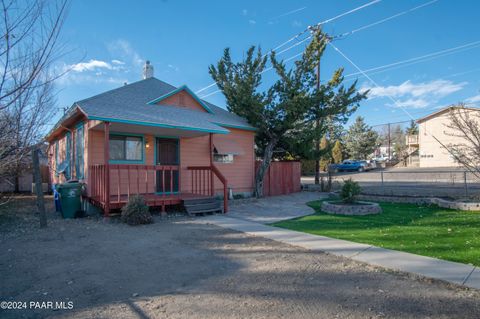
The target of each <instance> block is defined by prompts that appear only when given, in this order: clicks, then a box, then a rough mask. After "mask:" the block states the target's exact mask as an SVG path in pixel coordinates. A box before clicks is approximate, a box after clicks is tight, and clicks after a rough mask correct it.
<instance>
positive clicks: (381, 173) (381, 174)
mask: <svg viewBox="0 0 480 319" xmlns="http://www.w3.org/2000/svg"><path fill="white" fill-rule="evenodd" d="M380 176H381V178H382V187H383V171H381V172H380Z"/></svg>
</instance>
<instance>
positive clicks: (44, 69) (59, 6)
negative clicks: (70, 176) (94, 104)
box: [0, 0, 68, 204]
mask: <svg viewBox="0 0 480 319" xmlns="http://www.w3.org/2000/svg"><path fill="white" fill-rule="evenodd" d="M67 4H68V0H52V1H48V0H31V1H29V0H10V1H6V0H0V12H1V13H2V14H1V15H0V179H2V180H3V181H6V180H10V182H11V183H13V184H14V185H15V189H16V190H18V176H19V172H20V171H21V170H22V169H23V168H24V167H25V166H26V165H30V162H31V161H30V152H31V147H32V146H33V145H35V144H37V143H38V142H40V141H41V139H42V137H43V135H44V134H45V133H46V130H45V129H46V124H47V123H46V122H47V120H49V119H51V118H52V117H53V116H54V114H55V112H56V110H57V109H56V107H55V95H54V92H53V82H54V80H55V79H57V78H58V77H59V76H61V75H62V74H55V73H54V72H52V70H53V63H54V62H55V61H57V59H58V58H60V57H61V56H62V55H63V50H62V48H61V47H60V44H59V35H60V31H61V28H62V25H63V22H64V19H65V16H66V11H67ZM27 156H28V157H27ZM3 201H4V200H3ZM1 203H2V198H1V194H0V204H1Z"/></svg>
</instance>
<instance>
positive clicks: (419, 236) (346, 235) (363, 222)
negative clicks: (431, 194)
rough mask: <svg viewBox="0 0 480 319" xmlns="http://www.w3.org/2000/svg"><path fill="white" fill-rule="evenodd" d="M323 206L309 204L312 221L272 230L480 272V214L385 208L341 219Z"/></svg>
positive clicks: (407, 206)
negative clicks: (366, 246) (450, 263)
mask: <svg viewBox="0 0 480 319" xmlns="http://www.w3.org/2000/svg"><path fill="white" fill-rule="evenodd" d="M321 203H322V201H313V202H310V203H308V205H309V206H310V207H312V208H314V209H315V211H316V213H315V214H313V215H309V216H304V217H301V218H297V219H291V220H287V221H282V222H278V223H275V224H273V225H274V226H277V227H282V228H287V229H292V230H296V231H301V232H305V233H310V234H315V235H323V236H327V237H332V238H339V239H345V240H349V241H354V242H359V243H365V244H371V245H374V246H378V247H383V248H388V249H394V250H400V251H405V252H409V253H414V254H418V255H423V256H429V257H434V258H440V259H445V260H450V261H455V262H460V263H468V264H473V265H476V266H480V212H479V211H458V210H452V209H446V208H440V207H437V206H418V205H414V204H398V203H380V206H381V207H382V209H383V213H381V214H378V215H367V216H336V215H328V214H325V213H322V211H321V208H320V207H321Z"/></svg>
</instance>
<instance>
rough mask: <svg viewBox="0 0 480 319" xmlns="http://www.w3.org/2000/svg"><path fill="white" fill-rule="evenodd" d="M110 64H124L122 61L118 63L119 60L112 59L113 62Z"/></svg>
mask: <svg viewBox="0 0 480 319" xmlns="http://www.w3.org/2000/svg"><path fill="white" fill-rule="evenodd" d="M112 64H117V65H124V64H125V62H123V61H120V60H115V59H113V60H112Z"/></svg>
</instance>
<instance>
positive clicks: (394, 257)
mask: <svg viewBox="0 0 480 319" xmlns="http://www.w3.org/2000/svg"><path fill="white" fill-rule="evenodd" d="M198 222H201V223H209V224H214V225H217V226H220V227H223V228H229V229H233V230H236V231H240V232H244V233H247V234H249V235H254V236H261V237H264V238H268V239H271V240H275V241H278V242H282V243H285V244H289V245H294V246H299V247H302V248H306V249H309V250H312V251H322V252H326V253H329V254H333V255H337V256H343V257H347V258H351V259H353V260H357V261H361V262H365V263H368V264H371V265H375V266H381V267H385V268H390V269H394V270H399V271H404V272H408V273H413V274H418V275H422V276H425V277H429V278H434V279H440V280H444V281H448V282H451V283H455V284H458V285H464V286H467V287H470V288H476V289H480V269H479V268H478V267H475V266H471V265H466V264H461V263H456V262H451V261H445V260H440V259H436V258H431V257H424V256H419V255H415V254H410V253H405V252H400V251H395V250H390V249H384V248H380V247H375V246H372V245H367V244H360V243H354V242H350V241H346V240H341V239H334V238H329V237H324V236H318V235H311V234H307V233H301V232H297V231H293V230H287V229H282V228H277V227H272V226H267V225H263V224H260V223H256V222H252V221H248V220H242V219H238V218H231V217H226V216H221V215H214V216H209V217H205V218H202V219H199V220H198Z"/></svg>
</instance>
